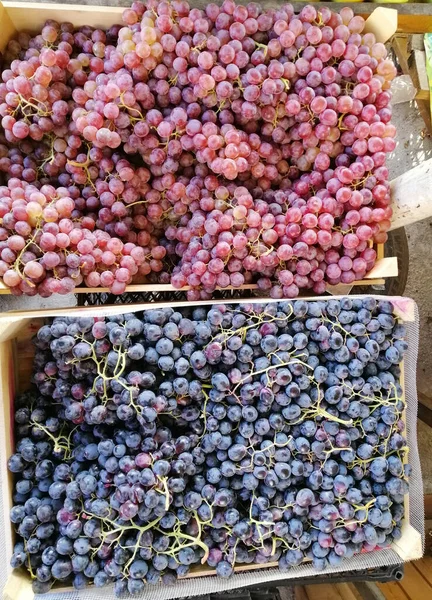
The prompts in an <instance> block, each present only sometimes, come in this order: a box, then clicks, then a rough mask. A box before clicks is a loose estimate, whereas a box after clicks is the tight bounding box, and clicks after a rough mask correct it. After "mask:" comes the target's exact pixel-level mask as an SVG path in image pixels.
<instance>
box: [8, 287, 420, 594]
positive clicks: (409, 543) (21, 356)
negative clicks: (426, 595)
mask: <svg viewBox="0 0 432 600" xmlns="http://www.w3.org/2000/svg"><path fill="white" fill-rule="evenodd" d="M354 297H355V296H354ZM358 297H360V296H358ZM317 299H327V298H325V297H323V296H320V297H313V298H312V297H310V298H305V300H307V301H315V300H317ZM241 302H242V301H241V300H234V301H228V300H225V301H220V302H218V304H239V303H241ZM248 302H253V303H262V302H265V303H268V302H278V300H268V299H266V298H260V299H254V300H250V301H249V300H248ZM198 304H199V305H200V306H211V305H212V304H214V302H213V301H210V300H207V301H202V302H199V303H198ZM189 306H190V304H189V303H188V302H174V303H173V302H171V303H168V302H167V303H161V304H158V307H159V308H165V307H169V308H173V309H174V310H176V309H178V308H181V307H189ZM414 307H415V305H414V302H413V301H408V302H407V301H406V300H405V299H403V301H401V302H399V303H396V304H395V312H396V314H397V315H398V317H399V318H400V320H401V321H404V322H408V321H412V320H413V319H414ZM151 308H154V305H153V304H151V303H147V304H134V305H127V306H125V307H121V306H118V305H115V306H100V307H86V308H63V309H57V310H47V309H44V310H38V311H22V312H18V311H17V312H12V313H7V314H3V315H0V422H2V423H3V424H4V435H3V436H0V444H2V446H1V447H0V452H1V454H2V455H3V456H10V455H11V454H12V453H13V451H14V426H13V406H14V398H15V396H16V394H19V393H21V392H23V391H25V390H27V389H28V388H29V387H30V377H31V373H32V360H33V356H34V349H33V345H32V342H31V340H32V337H33V336H34V335H35V334H36V332H37V330H38V329H39V327H40V326H41V325H42V324H43V323H44V320H45V319H46V318H48V317H55V316H70V317H73V316H76V317H78V316H82V315H83V314H85V315H86V316H93V317H96V316H97V317H101V316H109V315H115V314H124V313H126V312H127V313H130V312H137V311H142V310H147V309H151ZM402 371H403V369H402ZM401 383H402V387H404V380H403V374H402V378H401ZM0 474H1V477H2V481H3V482H5V483H4V485H3V507H4V512H3V515H0V518H2V517H3V525H4V530H5V532H6V548H5V551H6V552H5V554H6V558H7V561H8V563H9V559H10V557H11V555H12V551H13V543H14V533H13V528H12V525H11V523H10V521H9V511H10V508H11V506H12V490H13V475H12V474H11V473H9V472H8V470H7V468H6V462H5V461H4V462H2V463H0ZM405 515H406V518H405V521H404V523H403V526H402V537H401V539H400V540H398V541H397V542H395V543H394V544H393V545H392V550H394V551H395V552H396V553H397V554H398V555H399V556H400V558H401V560H403V561H407V560H415V559H418V558H421V556H422V554H423V549H422V540H421V535H420V533H418V532H417V530H416V529H414V527H413V526H412V525H410V523H409V518H408V515H409V504H408V497H406V500H405ZM378 552H379V551H378ZM353 560H354V564H355V558H354V559H353ZM275 567H277V563H267V564H264V565H253V564H252V565H239V566H237V567H235V569H234V570H235V572H236V573H239V574H240V573H244V572H245V571H251V572H252V571H256V570H260V577H261V583H262V582H264V581H265V580H266V574H267V573H269V569H272V568H273V573H274V568H275ZM304 567H307V565H304ZM350 568H352V569H354V570H355V566H353V561H350ZM358 568H359V569H360V568H364V567H362V566H359V567H358ZM308 569H309V570H311V567H308ZM210 576H215V570H214V569H212V568H209V567H206V566H197V567H195V568H194V569H193V570H192V572H191V573H190V574H188V575H187V577H185V578H184V579H191V578H197V577H210ZM304 576H305V577H311V576H313V572H306V571H305V572H304ZM243 585H244V584H243ZM174 589H175V588H174ZM18 590H20V593H18ZM60 591H70V588H62V587H55V588H54V590H53V592H60ZM21 592H22V596H21ZM178 595H179V596H183V595H188V594H187V593H179V594H178ZM3 597H4V598H5V599H7V600H17V599H18V598H19V599H20V600H31V599H32V598H33V592H32V590H31V582H30V578H29V577H28V575H27V574H26V573H25V572H21V571H13V572H11V573H10V577H9V579H8V583H7V585H6V586H5V590H4V593H3Z"/></svg>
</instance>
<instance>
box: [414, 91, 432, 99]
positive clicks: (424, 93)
mask: <svg viewBox="0 0 432 600" xmlns="http://www.w3.org/2000/svg"><path fill="white" fill-rule="evenodd" d="M429 99H430V92H429V90H418V92H417V93H416V95H415V96H414V100H427V101H428V102H429Z"/></svg>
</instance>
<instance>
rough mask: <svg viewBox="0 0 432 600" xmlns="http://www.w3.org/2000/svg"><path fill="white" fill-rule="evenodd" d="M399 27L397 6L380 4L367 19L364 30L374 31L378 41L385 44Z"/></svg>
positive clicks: (366, 31)
mask: <svg viewBox="0 0 432 600" xmlns="http://www.w3.org/2000/svg"><path fill="white" fill-rule="evenodd" d="M397 28H398V12H397V10H396V9H395V8H389V7H387V6H378V7H377V8H376V9H375V10H374V11H373V13H372V14H371V15H370V17H368V18H367V19H366V23H365V28H364V32H365V33H373V34H374V35H375V38H376V40H377V42H381V43H382V44H384V43H385V42H387V41H388V40H389V39H390V38H391V37H392V35H394V34H395V33H396V31H397Z"/></svg>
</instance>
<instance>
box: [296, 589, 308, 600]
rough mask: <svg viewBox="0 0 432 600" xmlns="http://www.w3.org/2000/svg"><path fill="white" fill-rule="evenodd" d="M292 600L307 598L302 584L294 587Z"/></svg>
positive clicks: (305, 599) (304, 599)
mask: <svg viewBox="0 0 432 600" xmlns="http://www.w3.org/2000/svg"><path fill="white" fill-rule="evenodd" d="M294 600H309V598H308V595H307V593H306V588H305V586H304V585H296V586H295V588H294Z"/></svg>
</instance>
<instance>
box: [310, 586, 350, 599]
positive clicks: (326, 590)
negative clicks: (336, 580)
mask: <svg viewBox="0 0 432 600" xmlns="http://www.w3.org/2000/svg"><path fill="white" fill-rule="evenodd" d="M305 587H306V594H307V597H308V599H309V600H344V598H342V596H341V595H340V593H339V591H338V590H337V589H336V586H334V585H331V584H328V583H317V584H314V585H307V586H305Z"/></svg>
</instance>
